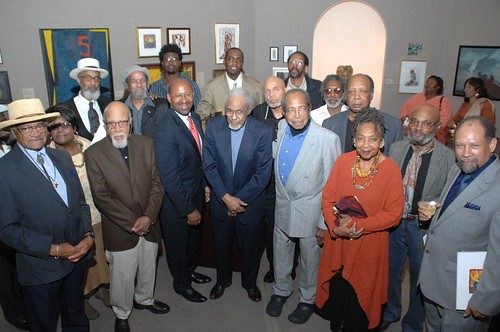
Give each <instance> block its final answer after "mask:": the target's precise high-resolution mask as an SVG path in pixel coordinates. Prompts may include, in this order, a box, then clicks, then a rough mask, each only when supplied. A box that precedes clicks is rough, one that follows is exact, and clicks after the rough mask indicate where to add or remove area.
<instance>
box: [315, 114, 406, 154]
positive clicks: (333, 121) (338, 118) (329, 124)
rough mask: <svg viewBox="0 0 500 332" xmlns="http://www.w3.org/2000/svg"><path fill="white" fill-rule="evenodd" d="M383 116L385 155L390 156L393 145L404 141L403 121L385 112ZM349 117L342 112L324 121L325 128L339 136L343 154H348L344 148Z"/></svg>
mask: <svg viewBox="0 0 500 332" xmlns="http://www.w3.org/2000/svg"><path fill="white" fill-rule="evenodd" d="M382 114H383V115H384V125H385V129H386V132H385V135H384V141H385V147H384V153H385V154H386V155H389V153H390V151H391V144H392V143H394V142H397V141H401V140H402V139H403V124H402V123H401V120H399V119H398V118H396V117H394V116H392V115H390V114H387V113H384V112H382ZM348 115H349V112H347V111H346V112H340V113H339V114H336V115H334V116H331V117H329V118H328V119H325V121H323V127H325V128H327V129H330V130H331V131H333V132H334V133H335V134H337V135H339V138H340V147H341V148H342V153H344V152H346V151H344V147H345V135H346V129H347V119H348V118H347V116H348ZM353 149H354V148H353ZM351 151H352V150H351ZM347 152H349V151H347Z"/></svg>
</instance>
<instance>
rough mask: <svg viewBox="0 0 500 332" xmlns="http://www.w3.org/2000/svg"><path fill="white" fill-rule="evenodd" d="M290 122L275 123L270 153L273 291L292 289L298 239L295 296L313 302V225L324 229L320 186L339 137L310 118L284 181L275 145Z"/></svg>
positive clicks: (336, 152) (315, 266) (316, 248)
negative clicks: (273, 181)
mask: <svg viewBox="0 0 500 332" xmlns="http://www.w3.org/2000/svg"><path fill="white" fill-rule="evenodd" d="M287 128H289V126H288V124H287V123H286V122H285V120H282V121H280V123H279V128H278V151H277V155H276V156H275V167H274V169H275V175H276V210H275V219H276V221H275V225H274V271H275V279H276V283H275V285H274V294H276V295H281V296H289V295H290V294H291V293H292V278H291V272H292V267H293V256H294V251H295V242H293V240H294V239H298V240H299V243H300V252H301V253H300V254H301V257H300V264H301V269H300V271H301V274H300V278H299V280H300V295H299V296H300V302H305V303H314V302H315V294H316V279H317V272H318V261H319V253H320V247H319V246H318V245H317V243H316V237H315V235H316V231H317V227H320V228H322V229H326V225H325V223H324V219H323V214H322V213H321V192H322V190H323V186H324V185H325V183H326V180H327V179H328V176H329V175H330V171H331V169H332V166H333V163H334V162H335V160H336V159H337V157H338V156H339V155H340V154H341V149H340V139H339V137H338V136H337V135H336V134H335V133H333V132H331V131H329V130H327V129H325V128H322V127H321V126H319V125H318V124H316V123H315V122H314V121H311V122H310V125H309V128H308V131H307V134H306V136H305V139H304V142H303V143H302V146H301V149H300V152H299V154H298V156H297V159H296V161H295V163H294V165H293V168H292V171H291V173H290V176H289V178H288V181H287V183H286V185H285V186H284V185H283V183H282V181H281V179H280V173H279V170H280V167H279V165H280V158H279V157H280V154H279V152H280V150H281V148H282V145H283V140H284V139H286V136H287V134H286V133H285V130H288V131H289V129H287Z"/></svg>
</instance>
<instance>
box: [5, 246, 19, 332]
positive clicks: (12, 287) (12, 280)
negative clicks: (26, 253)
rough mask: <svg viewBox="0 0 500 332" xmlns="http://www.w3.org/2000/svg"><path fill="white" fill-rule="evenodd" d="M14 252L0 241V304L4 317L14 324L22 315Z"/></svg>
mask: <svg viewBox="0 0 500 332" xmlns="http://www.w3.org/2000/svg"><path fill="white" fill-rule="evenodd" d="M15 255H16V253H15V251H14V249H12V248H10V247H8V246H7V245H5V244H3V243H2V242H0V305H1V306H2V311H3V315H4V316H5V319H6V320H7V321H8V322H9V323H11V324H15V321H16V320H17V319H19V318H20V317H22V316H24V305H23V296H22V292H21V286H20V285H19V283H18V282H17V277H16V256H15Z"/></svg>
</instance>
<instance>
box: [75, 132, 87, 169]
mask: <svg viewBox="0 0 500 332" xmlns="http://www.w3.org/2000/svg"><path fill="white" fill-rule="evenodd" d="M74 142H75V144H76V146H78V150H79V151H80V152H79V155H80V156H82V163H81V164H80V165H76V164H75V163H73V165H75V167H77V168H82V167H83V165H85V159H84V158H83V143H82V142H81V141H79V140H77V139H76V138H75V140H74Z"/></svg>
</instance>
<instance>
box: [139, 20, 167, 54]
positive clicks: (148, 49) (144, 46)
mask: <svg viewBox="0 0 500 332" xmlns="http://www.w3.org/2000/svg"><path fill="white" fill-rule="evenodd" d="M161 47H162V43H161V28H157V27H138V28H137V56H138V57H139V58H151V57H157V56H158V54H159V53H160V50H161Z"/></svg>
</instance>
